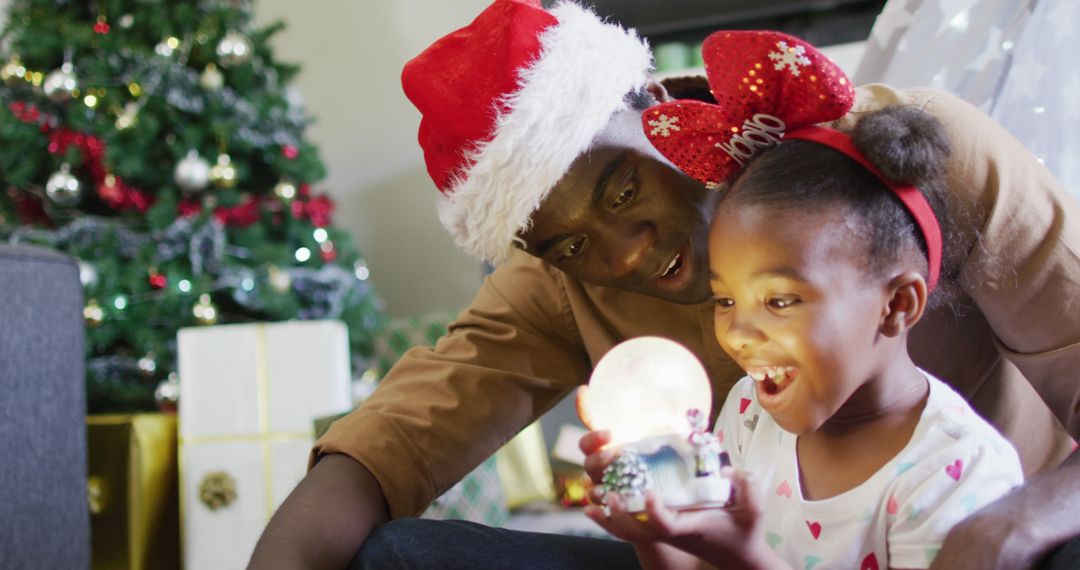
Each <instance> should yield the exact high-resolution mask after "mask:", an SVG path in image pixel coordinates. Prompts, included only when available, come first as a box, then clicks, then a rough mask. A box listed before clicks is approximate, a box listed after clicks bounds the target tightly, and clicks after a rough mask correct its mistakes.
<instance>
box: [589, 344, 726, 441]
mask: <svg viewBox="0 0 1080 570" xmlns="http://www.w3.org/2000/svg"><path fill="white" fill-rule="evenodd" d="M577 398H578V400H577V405H578V415H580V416H581V420H582V421H583V422H584V423H585V425H586V426H588V427H589V429H593V430H601V429H606V430H610V431H611V436H612V443H614V444H619V443H628V442H632V441H637V440H640V439H644V438H647V437H652V436H657V435H666V434H675V435H686V436H689V435H690V424H689V422H688V421H687V418H686V413H687V411H688V410H689V409H691V408H698V409H699V410H701V412H702V413H704V414H705V417H709V413H710V411H711V409H712V385H711V384H710V383H709V376H708V374H706V372H705V368H704V367H703V366H702V365H701V362H700V361H699V360H698V359H697V357H696V356H694V354H693V353H692V352H690V350H688V349H687V348H686V347H684V346H683V345H681V344H679V343H677V342H675V341H673V340H669V339H666V338H661V337H656V336H643V337H637V338H632V339H630V340H627V341H625V342H623V343H620V344H619V345H617V346H615V348H612V349H611V350H610V351H608V353H607V354H605V355H604V356H603V358H601V359H600V362H598V363H597V365H596V368H595V369H593V373H592V376H591V377H590V378H589V385H588V386H587V387H582V388H581V389H580V390H579V391H578V397H577Z"/></svg>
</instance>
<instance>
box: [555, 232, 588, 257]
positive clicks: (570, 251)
mask: <svg viewBox="0 0 1080 570" xmlns="http://www.w3.org/2000/svg"><path fill="white" fill-rule="evenodd" d="M584 249H585V238H583V237H580V238H577V239H575V240H574V241H572V242H570V243H569V244H567V245H566V247H564V248H563V250H562V255H560V256H559V257H560V259H565V258H567V257H574V256H576V255H578V254H579V253H581V251H582V250H584Z"/></svg>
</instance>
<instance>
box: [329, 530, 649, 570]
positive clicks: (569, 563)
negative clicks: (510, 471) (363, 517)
mask: <svg viewBox="0 0 1080 570" xmlns="http://www.w3.org/2000/svg"><path fill="white" fill-rule="evenodd" d="M349 568H351V569H353V570H357V569H371V570H394V569H399V568H417V569H419V568H438V569H439V570H455V569H457V568H461V569H463V570H464V569H469V570H485V569H488V568H491V569H494V568H499V569H504V568H514V569H527V570H563V569H566V570H570V569H582V570H585V569H592V568H597V569H601V568H603V569H607V568H612V569H622V568H633V569H635V570H637V569H640V568H641V566H640V565H639V564H638V562H637V556H635V555H634V548H633V547H632V546H630V545H629V544H627V543H625V542H618V541H614V540H605V539H602V538H589V537H583V536H566V535H559V534H544V533H538V532H522V531H515V530H506V529H502V528H492V527H489V526H484V525H481V524H476V523H471V522H465V521H436V520H428V519H396V520H393V521H390V522H388V523H386V524H384V525H382V526H380V527H379V528H377V529H375V532H373V533H371V536H369V537H368V539H367V541H366V542H364V547H363V548H361V549H360V552H359V553H357V555H356V558H354V559H353V561H352V564H351V565H350V566H349Z"/></svg>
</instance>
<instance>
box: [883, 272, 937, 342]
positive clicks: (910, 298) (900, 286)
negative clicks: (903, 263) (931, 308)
mask: <svg viewBox="0 0 1080 570" xmlns="http://www.w3.org/2000/svg"><path fill="white" fill-rule="evenodd" d="M927 295H928V291H927V290H926V280H925V279H923V276H922V275H921V274H919V273H918V272H917V271H905V272H903V273H901V274H900V275H897V276H896V277H894V278H893V279H892V281H890V282H889V300H888V303H887V304H886V306H885V310H884V312H883V314H882V317H881V333H882V334H884V335H885V336H891V337H895V336H900V335H901V334H903V333H905V332H907V331H908V330H909V329H910V328H911V327H913V326H915V323H917V322H919V319H921V318H922V315H923V311H925V310H926V298H927Z"/></svg>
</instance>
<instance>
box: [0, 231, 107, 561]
mask: <svg viewBox="0 0 1080 570" xmlns="http://www.w3.org/2000/svg"><path fill="white" fill-rule="evenodd" d="M82 307H83V296H82V286H81V284H80V283H79V270H78V266H77V265H76V263H75V262H74V260H72V259H71V258H69V257H67V256H64V255H62V254H59V253H56V252H54V251H50V250H44V249H38V248H31V247H22V246H10V245H2V244H0V568H89V566H90V515H89V511H88V508H87V501H86V424H85V418H86V395H85V387H84V377H83V369H84V368H83V367H84V364H83V363H84V355H83V342H84V333H83V316H82Z"/></svg>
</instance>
